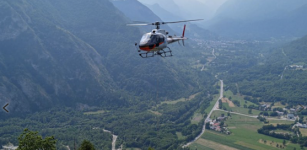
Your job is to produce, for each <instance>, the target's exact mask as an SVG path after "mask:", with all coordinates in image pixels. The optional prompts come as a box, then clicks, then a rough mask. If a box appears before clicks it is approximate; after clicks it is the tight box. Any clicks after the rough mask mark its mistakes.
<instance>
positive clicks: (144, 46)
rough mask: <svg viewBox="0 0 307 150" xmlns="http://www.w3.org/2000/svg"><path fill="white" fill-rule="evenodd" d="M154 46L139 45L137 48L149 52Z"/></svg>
mask: <svg viewBox="0 0 307 150" xmlns="http://www.w3.org/2000/svg"><path fill="white" fill-rule="evenodd" d="M155 47H156V46H155V45H154V44H140V45H139V48H140V49H141V50H144V51H150V50H152V49H154V48H155Z"/></svg>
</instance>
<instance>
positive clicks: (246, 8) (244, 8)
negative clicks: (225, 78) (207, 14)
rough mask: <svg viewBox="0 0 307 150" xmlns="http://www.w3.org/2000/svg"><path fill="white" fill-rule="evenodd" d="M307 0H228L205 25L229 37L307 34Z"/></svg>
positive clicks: (266, 37)
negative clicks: (306, 15)
mask: <svg viewBox="0 0 307 150" xmlns="http://www.w3.org/2000/svg"><path fill="white" fill-rule="evenodd" d="M306 4H307V1H304V0H294V1H287V0H271V1H263V0H249V1H245V0H228V1H226V2H225V3H224V4H223V5H222V6H221V7H220V8H219V9H218V11H217V12H216V14H215V17H214V18H213V19H212V20H210V21H208V22H207V23H206V24H205V25H206V26H207V28H208V29H209V30H212V31H213V32H216V33H218V34H220V35H222V36H225V37H232V38H248V39H261V38H262V39H269V38H271V37H273V38H280V37H301V36H303V35H305V34H307V28H306V26H307V20H306V19H305V16H304V14H306V13H307V9H306V8H307V5H306Z"/></svg>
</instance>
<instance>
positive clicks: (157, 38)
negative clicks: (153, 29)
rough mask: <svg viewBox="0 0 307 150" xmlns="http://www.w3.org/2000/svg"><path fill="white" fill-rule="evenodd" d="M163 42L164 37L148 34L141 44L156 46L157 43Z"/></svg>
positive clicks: (144, 36)
mask: <svg viewBox="0 0 307 150" xmlns="http://www.w3.org/2000/svg"><path fill="white" fill-rule="evenodd" d="M163 41H164V37H163V36H159V35H156V34H150V33H147V34H144V35H143V37H142V39H141V41H140V44H147V43H153V44H156V43H159V42H163Z"/></svg>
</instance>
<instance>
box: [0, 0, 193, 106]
mask: <svg viewBox="0 0 307 150" xmlns="http://www.w3.org/2000/svg"><path fill="white" fill-rule="evenodd" d="M0 8H1V12H2V13H1V14H0V15H1V18H4V19H3V20H1V22H0V27H1V28H0V30H1V35H0V62H1V63H0V76H1V78H0V80H1V85H0V86H1V88H0V94H1V97H2V98H1V100H0V102H1V103H6V102H9V103H10V110H11V112H15V111H16V112H31V111H35V110H40V109H43V108H50V107H51V106H55V105H63V104H64V105H66V106H74V105H75V104H76V103H83V104H88V105H100V106H118V105H129V102H130V101H133V99H132V98H127V97H129V96H123V95H127V93H129V94H130V95H132V96H143V98H146V99H151V98H152V95H154V94H155V92H154V90H155V89H156V85H157V84H156V82H157V79H159V80H160V83H159V85H160V89H161V91H160V95H159V96H163V97H170V98H176V97H180V96H183V95H185V94H187V93H189V92H191V91H192V90H193V88H194V87H195V85H196V81H195V80H194V79H191V78H190V77H189V76H187V75H186V74H182V73H180V69H176V67H177V66H174V65H173V64H171V63H168V62H167V61H166V60H162V59H159V58H154V59H146V60H145V59H141V58H140V57H139V56H138V54H137V52H136V50H135V48H134V47H133V43H134V42H135V41H137V40H139V37H140V36H141V33H140V31H139V30H138V29H137V28H134V27H127V26H126V23H127V22H128V20H127V18H126V17H125V16H123V14H122V13H121V12H120V11H118V10H117V9H116V8H115V7H114V6H113V4H112V3H110V2H109V1H108V0H94V1H88V2H85V1H81V0H77V1H76V0H66V1H61V0H52V1H51V0H42V1H36V0H29V1H24V0H18V1H9V0H4V1H1V2H0ZM182 91H184V92H182ZM124 93H126V94H124ZM129 94H128V95H129Z"/></svg>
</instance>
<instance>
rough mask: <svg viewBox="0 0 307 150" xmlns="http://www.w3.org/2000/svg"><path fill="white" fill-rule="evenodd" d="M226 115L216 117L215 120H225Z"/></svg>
mask: <svg viewBox="0 0 307 150" xmlns="http://www.w3.org/2000/svg"><path fill="white" fill-rule="evenodd" d="M226 118H227V117H217V120H219V121H223V120H225V119H226Z"/></svg>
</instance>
